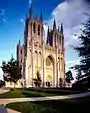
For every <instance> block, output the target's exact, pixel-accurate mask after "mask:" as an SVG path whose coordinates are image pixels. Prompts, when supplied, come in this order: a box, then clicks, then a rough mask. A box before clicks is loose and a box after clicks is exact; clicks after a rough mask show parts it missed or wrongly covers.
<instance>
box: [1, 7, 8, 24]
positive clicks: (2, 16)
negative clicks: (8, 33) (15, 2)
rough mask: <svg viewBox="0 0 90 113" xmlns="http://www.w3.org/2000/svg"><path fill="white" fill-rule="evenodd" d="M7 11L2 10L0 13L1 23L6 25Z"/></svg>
mask: <svg viewBox="0 0 90 113" xmlns="http://www.w3.org/2000/svg"><path fill="white" fill-rule="evenodd" d="M6 11H7V10H6V9H1V11H0V23H5V22H6V21H7V16H6Z"/></svg>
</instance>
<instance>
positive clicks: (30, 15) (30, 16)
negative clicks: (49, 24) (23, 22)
mask: <svg viewBox="0 0 90 113" xmlns="http://www.w3.org/2000/svg"><path fill="white" fill-rule="evenodd" d="M29 18H30V19H32V18H33V9H32V2H31V6H30V9H29Z"/></svg>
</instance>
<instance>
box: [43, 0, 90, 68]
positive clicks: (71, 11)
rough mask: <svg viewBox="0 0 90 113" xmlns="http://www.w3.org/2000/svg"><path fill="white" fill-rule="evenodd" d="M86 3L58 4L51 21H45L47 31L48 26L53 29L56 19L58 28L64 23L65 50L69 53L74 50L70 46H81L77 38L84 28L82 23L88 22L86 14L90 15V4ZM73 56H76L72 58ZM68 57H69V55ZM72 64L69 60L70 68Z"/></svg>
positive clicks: (72, 0)
mask: <svg viewBox="0 0 90 113" xmlns="http://www.w3.org/2000/svg"><path fill="white" fill-rule="evenodd" d="M85 1H86V0H65V1H64V2H62V3H60V4H58V6H57V7H56V8H55V9H54V10H53V11H52V13H51V16H50V19H49V20H47V21H45V30H47V26H50V27H52V23H53V20H54V18H55V19H56V22H57V25H58V26H60V24H61V23H63V26H64V37H65V49H66V51H67V52H68V49H72V48H70V45H74V46H77V45H78V44H79V40H78V37H77V36H79V35H80V33H81V31H80V28H82V23H83V22H85V21H86V20H87V16H86V15H85V13H89V11H90V8H89V5H88V3H87V2H85ZM58 26H57V27H58ZM75 34H77V36H75ZM70 54H71V53H70ZM75 54H76V53H75ZM69 56H70V55H69ZM73 56H74V54H73V55H72V57H73ZM66 57H68V56H67V54H66ZM67 60H68V58H67ZM70 62H71V63H70ZM75 63H76V62H75ZM71 64H74V61H72V60H71V61H70V58H69V61H68V67H69V66H70V65H71Z"/></svg>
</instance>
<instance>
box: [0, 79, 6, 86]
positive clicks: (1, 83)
mask: <svg viewBox="0 0 90 113" xmlns="http://www.w3.org/2000/svg"><path fill="white" fill-rule="evenodd" d="M3 86H5V82H4V81H2V80H0V88H1V87H3Z"/></svg>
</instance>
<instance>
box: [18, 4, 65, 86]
mask: <svg viewBox="0 0 90 113" xmlns="http://www.w3.org/2000/svg"><path fill="white" fill-rule="evenodd" d="M43 24H44V23H43V16H42V12H41V14H40V18H39V19H37V18H34V15H33V10H32V6H31V7H30V11H29V15H28V16H26V20H25V30H24V44H23V46H21V45H20V42H19V43H18V45H17V60H18V61H19V63H20V65H21V66H22V74H23V78H24V86H25V87H32V86H33V87H34V83H33V79H34V78H35V77H36V73H37V71H39V73H40V76H41V79H42V86H46V82H50V84H51V86H53V87H55V86H59V78H62V80H63V84H64V82H65V54H64V52H65V49H64V35H63V25H62V24H61V28H60V29H59V28H58V29H57V26H56V22H55V20H54V23H53V29H49V27H48V31H47V37H45V31H44V26H43ZM45 38H47V39H46V42H45Z"/></svg>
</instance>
